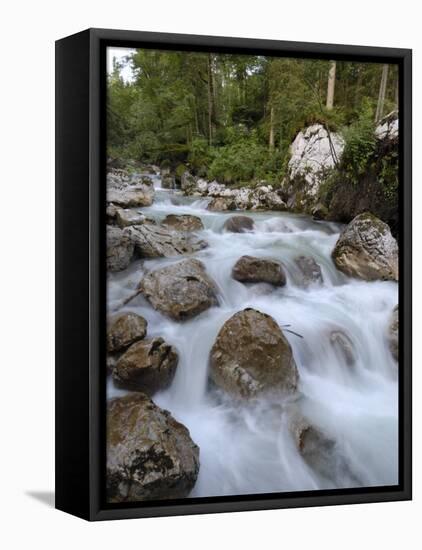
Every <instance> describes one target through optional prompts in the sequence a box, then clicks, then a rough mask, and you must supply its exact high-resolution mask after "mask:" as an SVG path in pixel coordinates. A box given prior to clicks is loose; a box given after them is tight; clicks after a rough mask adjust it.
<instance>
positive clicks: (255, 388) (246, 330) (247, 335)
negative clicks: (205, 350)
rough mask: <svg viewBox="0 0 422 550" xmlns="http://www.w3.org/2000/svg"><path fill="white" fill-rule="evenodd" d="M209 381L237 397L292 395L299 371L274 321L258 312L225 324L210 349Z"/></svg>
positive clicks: (248, 311) (247, 311)
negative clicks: (267, 394) (272, 393)
mask: <svg viewBox="0 0 422 550" xmlns="http://www.w3.org/2000/svg"><path fill="white" fill-rule="evenodd" d="M210 378H211V380H212V381H213V382H214V383H215V384H216V385H217V386H218V387H220V388H222V389H223V390H225V391H226V392H227V393H229V394H231V395H232V396H234V397H240V398H250V397H255V396H258V395H260V394H262V393H266V392H282V393H292V392H294V391H295V390H296V388H297V384H298V371H297V367H296V363H295V361H294V358H293V353H292V349H291V347H290V344H289V342H288V341H287V339H286V338H285V336H284V335H283V333H282V331H281V329H280V327H279V326H278V325H277V323H276V322H275V321H274V319H273V318H272V317H270V316H269V315H266V314H265V313H261V312H260V311H257V310H255V309H251V308H247V309H245V310H243V311H239V312H237V313H236V314H235V315H233V316H232V317H230V319H229V320H228V321H226V322H225V323H224V325H223V326H222V328H221V329H220V332H219V333H218V335H217V339H216V340H215V343H214V345H213V347H212V349H211V356H210Z"/></svg>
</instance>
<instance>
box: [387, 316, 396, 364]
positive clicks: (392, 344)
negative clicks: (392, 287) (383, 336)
mask: <svg viewBox="0 0 422 550" xmlns="http://www.w3.org/2000/svg"><path fill="white" fill-rule="evenodd" d="M388 345H389V348H390V351H391V354H392V356H393V357H394V359H395V360H396V361H398V360H399V306H396V307H395V308H394V309H393V313H392V314H391V318H390V323H389V325H388Z"/></svg>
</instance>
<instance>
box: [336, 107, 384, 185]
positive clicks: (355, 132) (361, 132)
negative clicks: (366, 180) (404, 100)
mask: <svg viewBox="0 0 422 550" xmlns="http://www.w3.org/2000/svg"><path fill="white" fill-rule="evenodd" d="M374 132H375V124H374V112H373V109H372V107H371V105H370V103H369V102H368V101H365V102H364V103H363V106H362V110H361V112H360V114H359V117H358V119H357V120H356V121H355V122H353V123H352V124H351V125H350V126H348V127H346V128H344V130H343V136H344V138H345V142H346V143H345V147H344V152H343V157H342V163H341V168H342V171H343V172H344V173H345V174H346V176H347V178H348V179H349V180H350V181H351V183H354V184H356V183H357V182H358V181H359V178H360V177H361V176H362V175H363V174H364V173H365V172H366V171H367V170H368V164H369V162H370V160H371V159H372V157H373V155H374V153H375V146H376V138H375V133H374Z"/></svg>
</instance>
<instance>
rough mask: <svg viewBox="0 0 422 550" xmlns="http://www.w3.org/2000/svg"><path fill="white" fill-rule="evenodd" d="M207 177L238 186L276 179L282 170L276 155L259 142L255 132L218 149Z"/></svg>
mask: <svg viewBox="0 0 422 550" xmlns="http://www.w3.org/2000/svg"><path fill="white" fill-rule="evenodd" d="M213 157H214V158H213V161H212V163H211V165H210V168H209V170H208V177H209V178H210V179H216V180H218V181H221V182H222V183H227V184H236V183H240V182H243V183H248V182H256V181H258V180H262V179H265V180H270V181H273V180H274V179H276V175H277V172H278V170H279V169H280V167H281V161H280V157H279V155H278V154H277V152H270V151H269V149H268V147H267V146H266V145H263V144H262V143H260V141H259V138H258V136H257V133H256V132H252V134H251V135H250V136H243V137H238V139H237V140H234V139H233V137H232V139H231V140H230V143H229V145H226V146H223V147H219V148H215V150H214V152H213Z"/></svg>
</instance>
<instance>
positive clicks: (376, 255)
mask: <svg viewBox="0 0 422 550" xmlns="http://www.w3.org/2000/svg"><path fill="white" fill-rule="evenodd" d="M332 258H333V261H334V263H335V265H336V267H337V269H339V270H340V271H342V272H343V273H345V274H346V275H349V276H350V277H358V278H360V279H364V280H366V281H375V280H391V281H397V280H398V276H399V264H398V246H397V241H396V239H395V238H394V237H393V236H392V235H391V231H390V228H389V227H388V225H387V224H386V223H384V222H382V221H381V220H379V219H378V218H376V217H375V216H373V215H372V214H370V213H369V212H365V213H364V214H360V215H359V216H356V218H354V219H353V220H352V221H351V222H350V223H349V225H347V227H346V228H345V230H344V231H343V233H342V234H341V235H340V237H339V239H338V241H337V244H336V246H335V248H334V250H333V252H332Z"/></svg>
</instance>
